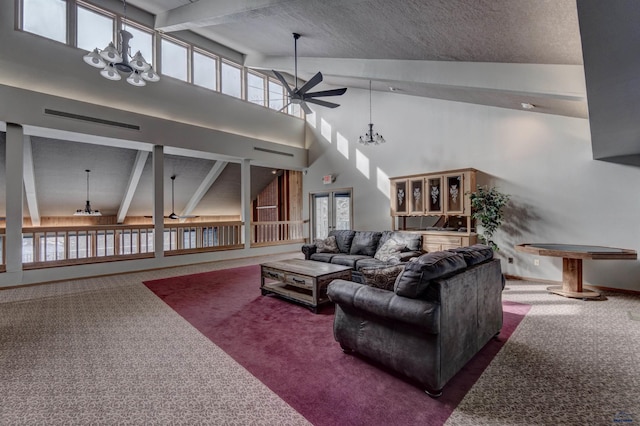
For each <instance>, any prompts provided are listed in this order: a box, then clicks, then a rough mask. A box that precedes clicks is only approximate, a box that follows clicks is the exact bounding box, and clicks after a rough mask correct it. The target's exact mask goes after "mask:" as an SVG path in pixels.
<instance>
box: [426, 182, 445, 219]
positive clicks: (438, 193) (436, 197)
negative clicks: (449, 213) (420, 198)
mask: <svg viewBox="0 0 640 426" xmlns="http://www.w3.org/2000/svg"><path fill="white" fill-rule="evenodd" d="M426 182H427V188H426V196H427V213H429V214H442V212H443V211H444V209H443V208H442V178H441V177H435V178H427V180H426Z"/></svg>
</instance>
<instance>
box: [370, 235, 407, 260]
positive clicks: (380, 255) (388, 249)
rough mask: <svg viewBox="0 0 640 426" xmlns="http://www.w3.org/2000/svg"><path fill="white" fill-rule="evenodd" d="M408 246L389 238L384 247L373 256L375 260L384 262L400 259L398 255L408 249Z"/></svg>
mask: <svg viewBox="0 0 640 426" xmlns="http://www.w3.org/2000/svg"><path fill="white" fill-rule="evenodd" d="M406 247H407V246H406V244H403V243H399V242H398V241H396V240H394V239H393V238H389V239H388V240H387V241H385V243H384V244H382V246H379V247H378V250H376V253H375V254H374V255H373V257H374V258H376V259H378V260H382V261H383V262H387V261H389V260H391V258H395V259H398V255H399V254H400V253H401V252H402V250H404V249H405V248H406Z"/></svg>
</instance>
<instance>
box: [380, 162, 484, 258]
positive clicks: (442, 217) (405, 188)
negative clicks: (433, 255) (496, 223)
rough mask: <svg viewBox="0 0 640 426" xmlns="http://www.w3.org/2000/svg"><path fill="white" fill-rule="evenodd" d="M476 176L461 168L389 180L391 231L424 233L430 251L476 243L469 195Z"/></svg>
mask: <svg viewBox="0 0 640 426" xmlns="http://www.w3.org/2000/svg"><path fill="white" fill-rule="evenodd" d="M477 173H478V171H477V170H475V169H458V170H447V171H443V172H436V173H423V174H418V175H410V176H398V177H392V178H390V179H389V180H390V182H391V219H392V229H393V230H400V231H410V232H419V233H421V234H422V248H423V250H425V251H429V252H431V251H439V250H446V249H450V248H455V247H462V246H469V245H473V244H476V243H477V242H478V234H476V233H475V232H472V231H475V223H474V221H473V219H472V218H471V203H470V200H469V193H470V192H472V191H475V190H476V174H477ZM425 222H426V223H425Z"/></svg>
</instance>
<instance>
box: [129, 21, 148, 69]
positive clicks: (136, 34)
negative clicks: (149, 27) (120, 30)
mask: <svg viewBox="0 0 640 426" xmlns="http://www.w3.org/2000/svg"><path fill="white" fill-rule="evenodd" d="M124 29H125V30H127V31H128V32H130V33H131V35H132V36H133V38H132V39H131V41H130V42H129V48H130V49H131V52H130V53H131V55H135V54H136V52H137V51H138V50H139V51H140V53H142V56H143V57H144V59H145V60H146V61H147V62H148V63H149V64H150V65H153V33H151V32H150V31H146V30H143V29H142V28H139V27H138V26H133V25H131V24H130V23H129V22H127V25H125V26H124Z"/></svg>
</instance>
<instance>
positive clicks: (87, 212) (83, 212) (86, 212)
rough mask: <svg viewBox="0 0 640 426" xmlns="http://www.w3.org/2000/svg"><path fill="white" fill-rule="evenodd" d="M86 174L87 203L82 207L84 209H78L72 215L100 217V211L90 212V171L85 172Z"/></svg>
mask: <svg viewBox="0 0 640 426" xmlns="http://www.w3.org/2000/svg"><path fill="white" fill-rule="evenodd" d="M85 172H87V203H86V204H85V205H84V209H78V210H76V212H75V213H74V214H73V215H74V216H102V213H100V210H91V202H90V201H89V173H91V170H85Z"/></svg>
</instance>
